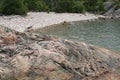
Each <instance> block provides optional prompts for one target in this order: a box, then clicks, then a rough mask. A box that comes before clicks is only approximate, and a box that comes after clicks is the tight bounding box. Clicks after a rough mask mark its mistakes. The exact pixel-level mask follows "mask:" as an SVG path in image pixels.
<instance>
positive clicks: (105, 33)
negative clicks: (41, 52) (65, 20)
mask: <svg viewBox="0 0 120 80" xmlns="http://www.w3.org/2000/svg"><path fill="white" fill-rule="evenodd" d="M38 32H39V33H41V34H51V35H57V36H60V37H62V38H66V39H72V40H77V41H84V42H86V43H90V44H93V45H97V46H101V47H104V48H108V49H111V50H116V51H120V20H119V19H114V20H112V19H111V20H96V21H78V22H73V23H71V24H64V25H54V26H51V27H46V28H43V29H40V30H38Z"/></svg>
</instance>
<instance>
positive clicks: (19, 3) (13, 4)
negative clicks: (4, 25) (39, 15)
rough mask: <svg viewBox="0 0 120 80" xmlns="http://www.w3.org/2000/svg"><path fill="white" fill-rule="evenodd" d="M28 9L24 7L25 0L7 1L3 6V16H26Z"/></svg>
mask: <svg viewBox="0 0 120 80" xmlns="http://www.w3.org/2000/svg"><path fill="white" fill-rule="evenodd" d="M27 11H28V10H27V7H26V6H25V5H24V0H5V1H4V3H3V5H2V11H1V13H2V14H5V15H11V14H17V15H26V14H27Z"/></svg>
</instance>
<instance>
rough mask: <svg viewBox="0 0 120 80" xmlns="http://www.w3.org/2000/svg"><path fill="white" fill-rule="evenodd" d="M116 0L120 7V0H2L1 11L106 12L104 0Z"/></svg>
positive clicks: (21, 12)
mask: <svg viewBox="0 0 120 80" xmlns="http://www.w3.org/2000/svg"><path fill="white" fill-rule="evenodd" d="M105 1H114V2H115V4H116V6H117V8H120V0H0V13H3V14H6V15H11V14H20V15H22V14H27V11H37V12H39V11H55V12H72V13H84V12H94V13H100V12H104V5H103V4H104V2H105Z"/></svg>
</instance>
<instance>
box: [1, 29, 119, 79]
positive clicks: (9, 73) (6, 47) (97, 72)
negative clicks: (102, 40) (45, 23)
mask: <svg viewBox="0 0 120 80" xmlns="http://www.w3.org/2000/svg"><path fill="white" fill-rule="evenodd" d="M8 34H9V36H7V35H8ZM119 68H120V53H117V52H113V51H110V50H107V49H104V48H100V47H96V46H93V45H90V44H86V43H84V42H74V41H70V40H64V39H60V38H58V37H54V36H48V35H44V36H42V35H38V34H35V33H28V32H24V33H19V32H16V31H13V30H10V29H8V28H5V27H0V80H112V79H113V78H115V79H114V80H120V76H119V74H118V73H119V71H118V70H119ZM110 78H111V79H110Z"/></svg>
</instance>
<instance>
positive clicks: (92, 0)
mask: <svg viewBox="0 0 120 80" xmlns="http://www.w3.org/2000/svg"><path fill="white" fill-rule="evenodd" d="M103 3H104V2H103V1H102V0H87V1H86V2H84V5H85V7H86V9H87V11H90V12H100V11H104V5H103Z"/></svg>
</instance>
